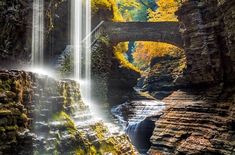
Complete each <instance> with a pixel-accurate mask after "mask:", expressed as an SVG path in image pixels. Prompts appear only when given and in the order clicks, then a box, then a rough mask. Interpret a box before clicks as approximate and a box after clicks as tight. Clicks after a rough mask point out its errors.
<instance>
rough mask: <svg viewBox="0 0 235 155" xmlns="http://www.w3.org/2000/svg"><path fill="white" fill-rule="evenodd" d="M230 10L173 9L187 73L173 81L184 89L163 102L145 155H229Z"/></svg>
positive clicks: (195, 1)
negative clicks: (180, 33) (182, 42)
mask: <svg viewBox="0 0 235 155" xmlns="http://www.w3.org/2000/svg"><path fill="white" fill-rule="evenodd" d="M234 7H235V1H226V0H224V1H216V0H211V1H206V0H188V1H184V2H183V3H182V6H181V7H180V8H179V10H178V12H177V15H178V18H179V21H180V23H181V31H182V36H183V40H184V50H185V54H186V67H187V68H186V70H185V72H184V74H183V78H179V79H178V82H179V83H181V84H182V83H183V84H186V85H187V86H190V87H188V88H187V89H182V88H181V90H180V91H175V92H174V93H173V94H171V95H170V96H168V97H167V98H165V99H164V100H163V101H164V102H165V103H166V105H167V107H168V108H167V109H166V110H164V111H163V113H162V115H161V117H159V118H157V119H155V129H154V131H153V136H152V137H151V142H152V146H151V148H150V150H149V154H152V155H155V154H226V155H230V154H234V152H235V145H234V141H235V139H234V135H235V132H234V120H235V118H234V94H235V91H234V77H235V76H233V75H234V64H233V62H234V56H233V55H234V52H235V51H234V45H235V44H234V39H235V37H234V32H235V31H234V30H235V29H234V24H235V16H234ZM176 82H177V81H176Z"/></svg>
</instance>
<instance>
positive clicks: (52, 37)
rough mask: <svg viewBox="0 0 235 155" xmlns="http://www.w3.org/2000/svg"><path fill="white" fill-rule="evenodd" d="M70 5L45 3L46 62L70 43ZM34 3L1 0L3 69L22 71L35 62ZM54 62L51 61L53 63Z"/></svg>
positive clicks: (48, 0)
mask: <svg viewBox="0 0 235 155" xmlns="http://www.w3.org/2000/svg"><path fill="white" fill-rule="evenodd" d="M68 6H69V3H68V1H67V0H52V1H51V0H45V3H44V11H45V13H44V14H45V16H44V20H45V27H44V36H45V51H44V53H45V54H44V55H45V56H46V58H47V59H46V60H47V61H48V59H49V60H52V58H53V56H55V55H57V54H59V53H61V52H62V51H63V50H64V49H65V47H66V45H65V44H67V43H68V42H69V19H70V18H69V14H68V12H69V9H68ZM32 15H33V0H11V1H9V0H1V1H0V60H1V64H0V67H1V68H20V67H21V66H23V65H25V64H29V63H30V61H31V46H32V44H31V43H32ZM49 62H51V61H49Z"/></svg>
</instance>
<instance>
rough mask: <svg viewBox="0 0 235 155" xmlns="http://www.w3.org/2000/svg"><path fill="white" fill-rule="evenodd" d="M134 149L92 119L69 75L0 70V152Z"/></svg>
mask: <svg viewBox="0 0 235 155" xmlns="http://www.w3.org/2000/svg"><path fill="white" fill-rule="evenodd" d="M105 153H113V154H114V155H119V154H129V155H133V154H136V152H135V149H134V148H133V146H132V145H131V143H130V141H129V139H128V137H127V136H126V135H124V134H115V135H114V134H113V132H110V131H109V130H108V127H107V126H106V125H105V124H104V123H102V122H100V121H94V119H93V117H92V114H91V112H90V110H89V107H88V106H87V105H85V104H84V103H83V102H82V100H81V95H80V91H79V85H78V84H77V83H76V82H75V81H72V80H60V81H57V80H55V79H53V78H50V77H47V76H44V75H38V74H34V73H27V72H24V71H0V154H6V155H8V154H9V155H11V154H22V155H32V154H79V155H86V154H105Z"/></svg>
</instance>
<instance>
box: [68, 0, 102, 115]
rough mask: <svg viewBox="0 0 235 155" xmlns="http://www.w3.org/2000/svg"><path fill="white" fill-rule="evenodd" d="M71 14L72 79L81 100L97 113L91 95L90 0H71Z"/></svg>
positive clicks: (96, 107)
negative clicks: (80, 94) (76, 82)
mask: <svg viewBox="0 0 235 155" xmlns="http://www.w3.org/2000/svg"><path fill="white" fill-rule="evenodd" d="M71 15H72V16H71V44H72V45H73V52H74V58H73V60H74V79H75V80H77V81H78V82H79V83H80V88H81V93H82V99H83V101H84V102H85V103H86V104H87V105H89V106H90V110H91V112H92V113H94V114H97V115H99V114H98V113H99V110H98V109H99V107H98V106H96V104H93V103H94V102H93V101H92V97H91V35H92V34H91V32H92V31H91V1H90V0H85V1H83V0H72V1H71ZM97 115H96V116H97ZM99 116H101V115H99Z"/></svg>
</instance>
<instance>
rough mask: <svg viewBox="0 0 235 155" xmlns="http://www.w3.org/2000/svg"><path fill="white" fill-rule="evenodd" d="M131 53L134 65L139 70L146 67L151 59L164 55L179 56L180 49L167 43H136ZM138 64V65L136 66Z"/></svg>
mask: <svg viewBox="0 0 235 155" xmlns="http://www.w3.org/2000/svg"><path fill="white" fill-rule="evenodd" d="M136 44H137V46H136V49H135V52H134V53H133V57H134V60H135V61H134V63H135V64H136V65H137V66H138V67H139V68H144V67H146V66H147V65H148V64H149V62H150V61H151V59H152V58H154V57H161V56H164V55H180V54H181V53H182V52H183V51H182V49H180V48H178V47H176V46H174V45H171V44H167V43H160V42H137V43H136ZM138 64H139V65H138Z"/></svg>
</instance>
